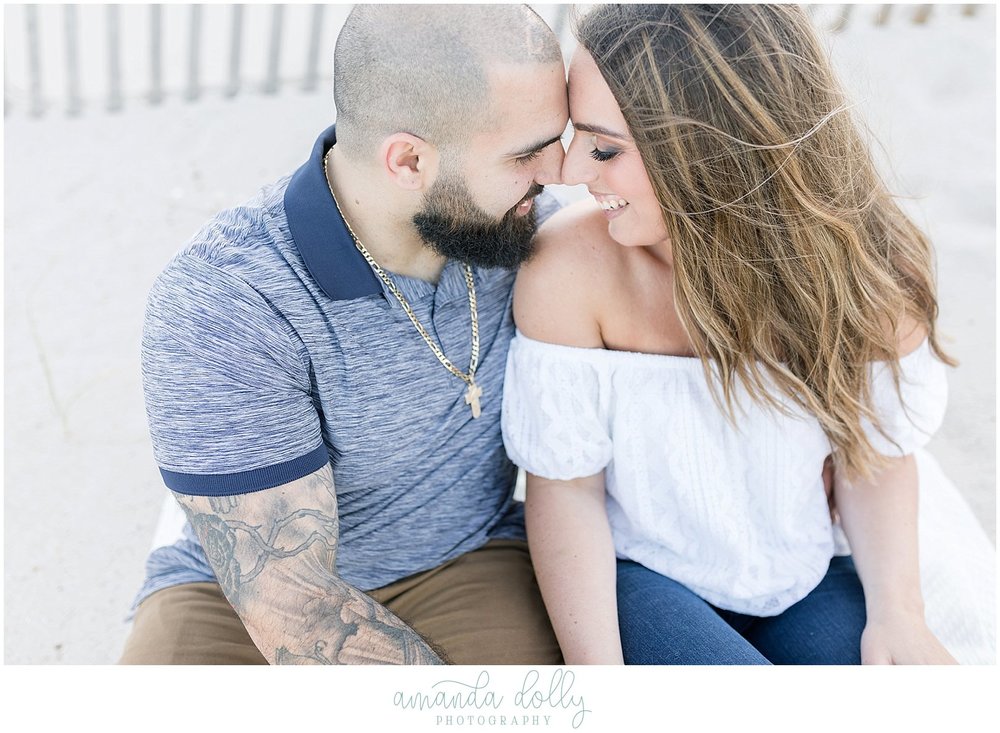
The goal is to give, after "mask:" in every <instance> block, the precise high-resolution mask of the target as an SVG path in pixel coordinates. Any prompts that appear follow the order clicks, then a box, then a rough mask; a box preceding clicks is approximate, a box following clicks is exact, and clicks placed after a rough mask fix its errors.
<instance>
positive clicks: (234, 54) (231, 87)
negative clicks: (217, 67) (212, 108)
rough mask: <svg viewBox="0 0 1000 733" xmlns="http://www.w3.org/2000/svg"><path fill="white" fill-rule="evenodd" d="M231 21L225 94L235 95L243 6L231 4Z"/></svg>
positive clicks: (240, 48) (237, 83) (237, 84)
mask: <svg viewBox="0 0 1000 733" xmlns="http://www.w3.org/2000/svg"><path fill="white" fill-rule="evenodd" d="M232 20H233V22H232V28H231V30H230V33H231V36H230V39H229V83H228V84H227V85H226V96H227V97H235V96H236V94H237V93H238V92H239V91H240V52H241V51H242V49H243V6H242V5H234V6H233V19H232Z"/></svg>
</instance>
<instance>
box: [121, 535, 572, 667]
mask: <svg viewBox="0 0 1000 733" xmlns="http://www.w3.org/2000/svg"><path fill="white" fill-rule="evenodd" d="M368 595H369V596H371V597H372V598H374V599H375V600H376V601H378V602H379V603H381V604H382V605H384V606H385V607H386V608H388V609H389V610H390V611H392V612H393V613H395V614H396V615H397V616H399V617H400V618H401V619H402V620H403V621H405V622H406V623H407V624H409V625H410V626H411V627H412V628H413V629H414V630H415V631H417V632H418V633H419V634H420V635H421V636H423V637H424V638H425V639H427V640H428V641H430V642H431V644H433V645H434V646H435V648H438V649H441V650H443V651H444V653H445V654H446V655H447V657H448V659H449V660H450V661H451V662H453V663H455V664H561V663H562V655H561V654H560V652H559V645H558V644H557V642H556V638H555V635H554V634H553V632H552V627H551V626H550V625H549V619H548V615H547V614H546V613H545V606H544V605H543V603H542V597H541V594H540V593H539V591H538V584H537V582H536V581H535V574H534V571H533V569H532V566H531V559H530V557H529V556H528V546H527V544H525V543H524V542H518V541H514V540H493V541H492V542H489V543H487V544H486V545H485V546H484V547H481V548H480V549H478V550H474V551H473V552H469V553H466V554H465V555H462V556H460V557H458V558H456V559H454V560H451V561H449V562H446V563H445V564H444V565H441V566H439V567H436V568H434V569H432V570H427V571H425V572H423V573H418V574H416V575H412V576H410V577H408V578H404V579H403V580H400V581H397V582H395V583H392V584H391V585H387V586H385V587H384V588H378V589H376V590H372V591H368ZM120 663H121V664H267V660H266V659H265V658H264V657H263V655H261V653H260V652H259V651H258V650H257V647H255V646H254V644H253V642H252V641H251V640H250V636H249V635H248V634H247V631H246V629H245V628H244V627H243V623H242V622H241V621H240V619H239V617H238V616H237V615H236V612H235V611H234V610H233V608H232V606H230V605H229V602H228V601H227V600H226V598H225V596H224V595H223V594H222V590H221V589H220V588H219V586H218V584H216V583H186V584H184V585H177V586H173V587H170V588H164V589H163V590H161V591H157V592H156V593H154V594H153V595H151V596H149V598H147V599H146V600H145V601H143V602H142V604H141V605H140V606H139V609H138V611H137V612H136V616H135V624H134V626H133V628H132V633H131V634H130V635H129V638H128V641H127V642H126V644H125V651H124V653H123V654H122V658H121V662H120Z"/></svg>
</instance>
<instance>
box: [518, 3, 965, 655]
mask: <svg viewBox="0 0 1000 733" xmlns="http://www.w3.org/2000/svg"><path fill="white" fill-rule="evenodd" d="M577 37H578V39H579V41H580V48H579V50H578V51H577V53H576V54H575V56H574V58H573V60H572V62H571V65H570V72H569V90H570V114H571V117H572V119H573V124H574V128H575V134H574V138H573V141H572V144H571V145H570V147H569V150H568V152H567V155H566V160H565V163H564V167H563V178H564V182H565V183H567V184H571V185H572V184H585V185H586V186H587V187H588V190H589V191H590V193H591V194H592V195H593V198H594V201H589V202H584V203H583V204H581V205H574V206H572V207H568V208H567V209H566V210H564V211H563V212H561V213H560V214H558V215H557V216H555V217H553V218H552V220H551V221H550V222H549V223H548V224H547V225H546V226H545V227H544V228H543V231H542V232H541V233H540V235H539V248H538V252H537V254H536V256H535V257H534V259H533V260H532V261H531V262H530V263H529V264H528V265H527V266H525V267H524V268H523V269H522V271H521V273H520V274H519V276H518V282H517V287H516V291H515V300H514V313H515V319H516V321H517V325H518V329H519V331H520V334H519V335H518V337H517V338H516V339H515V341H514V342H513V344H512V346H511V352H510V357H509V361H508V371H507V377H506V387H505V395H504V406H503V409H504V422H503V425H504V438H505V442H506V444H507V448H508V452H509V453H510V455H511V457H512V458H513V460H514V461H515V462H516V463H518V464H519V465H521V466H522V467H524V468H525V469H526V471H528V487H527V507H526V512H527V523H528V537H529V543H530V546H531V552H532V558H533V561H534V563H535V567H536V573H537V576H538V579H539V583H540V585H541V588H542V594H543V597H544V599H545V603H546V606H547V608H548V610H549V613H550V616H551V617H552V622H553V626H554V628H555V630H556V634H557V636H558V638H559V642H560V645H561V646H562V649H563V653H564V655H565V657H566V660H567V662H569V663H621V662H622V661H624V662H626V663H640V664H641V663H651V664H671V663H675V664H676V663H682V664H683V663H707V664H728V663H733V664H767V663H784V664H789V663H791V664H808V663H815V664H850V663H858V662H866V663H871V662H875V663H877V662H894V663H949V662H953V661H954V660H953V659H952V658H951V656H950V654H949V653H948V652H947V651H946V650H945V649H944V647H943V646H942V645H941V644H940V643H939V641H938V640H937V639H936V638H935V636H934V634H932V633H931V631H930V630H929V629H928V627H927V625H926V623H925V621H924V615H923V600H922V597H921V592H920V582H919V571H918V563H917V545H916V486H917V477H916V471H915V466H914V459H913V456H912V453H913V451H914V450H915V449H916V448H917V447H919V446H920V445H922V444H923V443H925V442H926V440H927V439H929V437H930V434H931V433H932V432H933V431H934V429H936V427H937V425H938V424H939V423H940V420H941V417H942V415H943V411H944V403H945V398H946V384H945V381H944V364H945V363H948V364H950V363H952V362H951V361H950V359H949V358H948V357H947V356H946V355H945V354H944V353H943V352H942V350H941V348H940V346H939V344H938V340H937V335H936V332H935V318H936V315H937V303H936V299H935V294H934V284H933V273H932V252H931V248H930V245H929V243H928V241H927V239H926V238H925V237H924V236H923V234H921V233H920V232H919V231H918V230H917V229H916V227H914V225H913V224H912V223H911V222H910V221H909V220H908V219H907V218H906V217H905V216H904V215H903V213H902V212H901V211H900V210H899V208H898V207H897V206H896V204H895V203H894V201H893V200H892V197H891V196H890V195H889V193H888V192H887V191H886V190H885V188H884V186H883V184H882V182H881V181H880V179H879V177H878V175H877V173H876V172H875V169H874V166H873V164H872V161H871V159H870V156H869V153H868V151H867V148H866V146H865V144H864V142H863V141H862V139H861V137H860V136H859V135H858V133H857V131H856V129H855V127H854V124H853V123H852V121H851V119H850V116H849V112H848V110H847V106H846V104H845V102H844V99H843V97H842V95H841V92H840V91H839V88H838V85H837V83H836V81H835V79H834V77H833V74H832V71H831V69H830V65H829V63H828V61H827V59H826V58H825V56H824V54H823V52H822V50H821V48H820V46H819V44H818V42H817V39H816V37H815V35H814V32H813V30H812V29H811V27H810V25H809V22H808V20H807V18H806V17H805V15H804V13H803V12H802V11H801V10H799V9H798V8H796V7H794V6H754V5H738V6H691V5H667V6H664V5H659V6H635V5H625V6H598V8H597V9H596V10H594V11H592V12H591V13H589V14H588V15H586V16H585V17H584V18H583V19H582V21H581V22H580V24H579V25H578V28H577ZM595 202H596V203H595ZM828 457H829V458H832V461H833V464H834V466H835V471H834V491H835V496H836V501H837V509H838V511H839V514H840V519H841V524H842V526H843V530H844V532H845V533H846V535H847V539H848V540H849V542H850V548H851V551H852V555H851V556H838V555H836V554H835V550H836V544H837V543H836V536H835V533H836V531H837V530H836V529H835V527H834V525H833V524H832V522H831V517H830V512H829V509H828V506H827V498H826V494H825V492H824V486H823V479H822V473H823V467H824V462H825V461H826V460H827V458H828Z"/></svg>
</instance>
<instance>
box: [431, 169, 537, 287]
mask: <svg viewBox="0 0 1000 733" xmlns="http://www.w3.org/2000/svg"><path fill="white" fill-rule="evenodd" d="M541 192H542V187H541V186H539V185H538V184H537V183H536V184H533V185H532V187H531V188H530V189H529V190H528V193H527V194H526V195H525V197H524V198H525V199H528V198H534V197H535V196H537V195H538V194H540V193H541ZM521 201H524V199H521ZM518 203H519V204H520V202H518ZM514 208H517V207H514ZM514 208H512V209H510V210H509V211H508V212H507V213H506V214H504V215H503V217H502V218H500V219H495V218H493V217H492V216H490V215H489V214H488V213H487V212H485V211H483V209H482V208H480V207H479V205H477V204H476V202H475V200H474V199H473V198H472V194H471V192H470V191H469V189H468V187H467V186H466V185H465V182H464V181H462V180H461V179H460V178H458V177H456V176H442V177H441V178H439V179H438V180H437V181H435V182H434V184H433V185H432V186H431V188H430V190H429V191H428V192H427V193H426V194H425V196H424V205H423V208H422V209H421V210H420V211H418V212H417V213H416V214H415V215H414V216H413V225H414V226H415V227H416V228H417V232H418V233H419V234H420V237H421V239H423V240H424V242H425V243H426V244H427V245H428V246H429V247H430V248H431V249H433V250H434V251H435V252H437V253H438V254H440V255H443V256H445V257H448V258H449V259H456V260H460V261H462V262H466V263H468V264H470V265H475V266H477V267H503V268H506V269H508V270H513V269H515V268H516V267H517V266H518V265H520V264H521V263H522V262H524V261H525V260H526V259H528V257H529V256H530V255H531V252H532V238H533V237H534V236H535V232H536V231H537V229H538V223H537V221H536V220H535V208H534V206H532V208H531V210H530V211H529V212H528V213H527V214H525V215H524V216H517V215H515V214H514Z"/></svg>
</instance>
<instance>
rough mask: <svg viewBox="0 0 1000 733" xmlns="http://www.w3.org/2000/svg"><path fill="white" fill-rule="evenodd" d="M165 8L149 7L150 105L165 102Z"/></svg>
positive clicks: (160, 6)
mask: <svg viewBox="0 0 1000 733" xmlns="http://www.w3.org/2000/svg"><path fill="white" fill-rule="evenodd" d="M162 39H163V6H162V5H151V6H150V7H149V103H150V104H159V103H160V102H162V101H163V40H162Z"/></svg>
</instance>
